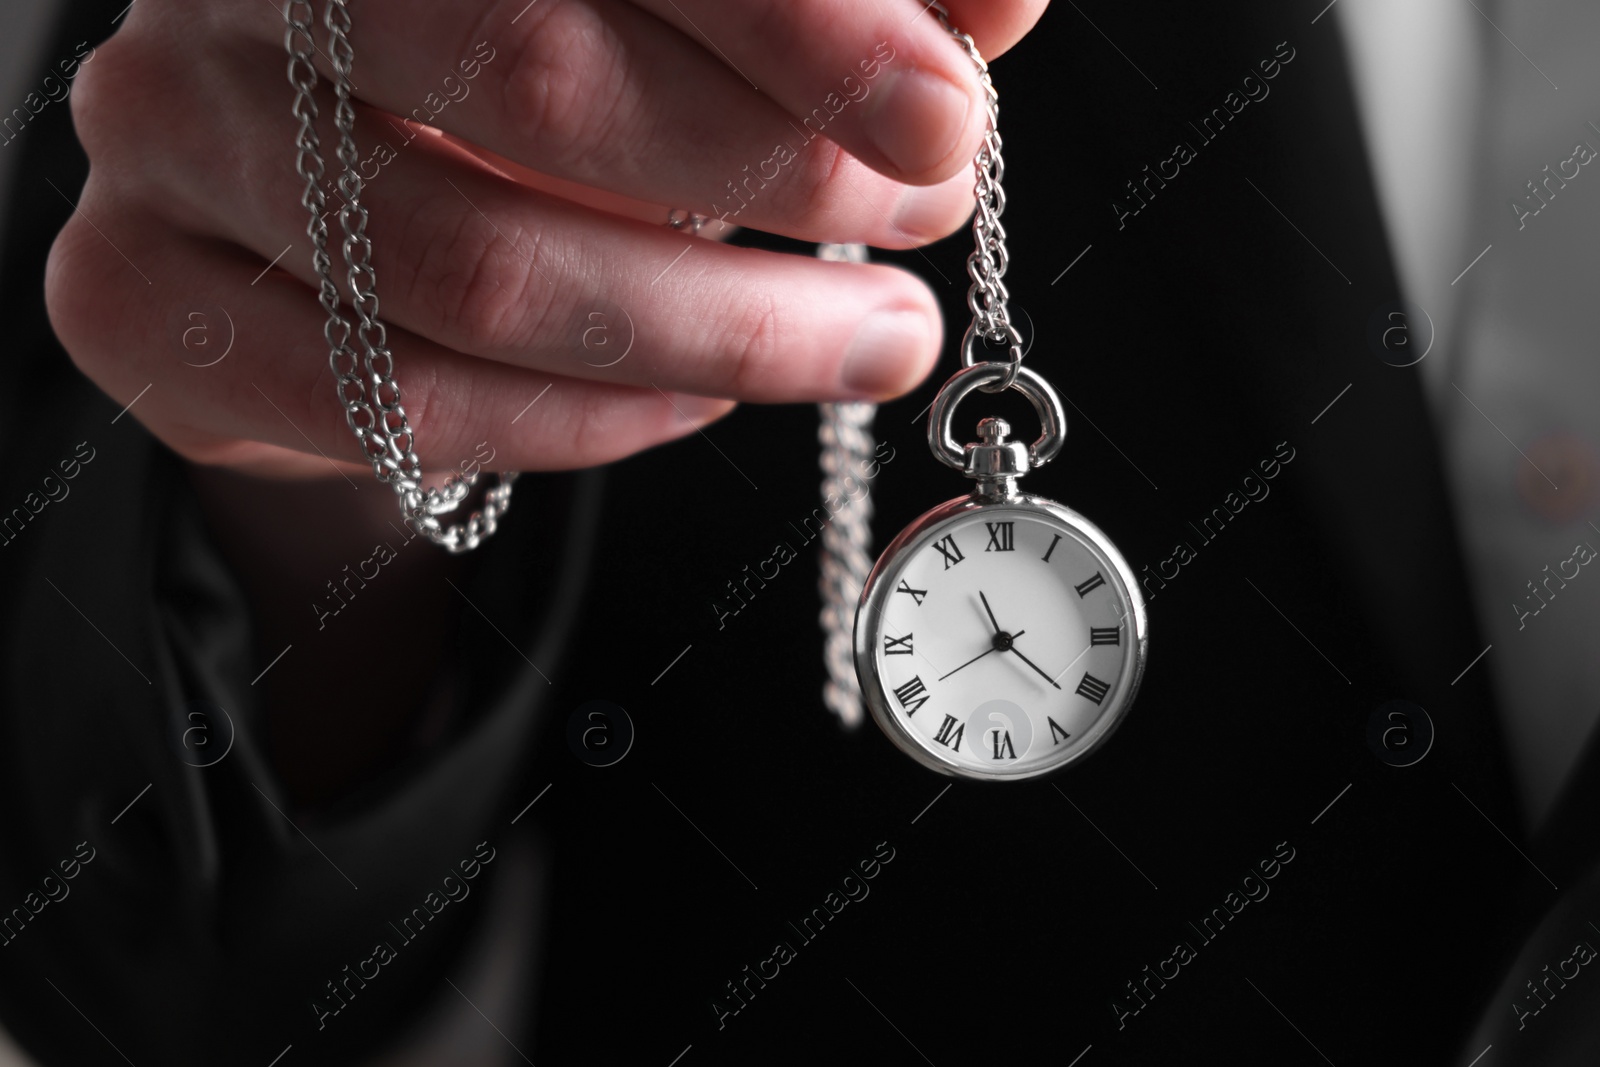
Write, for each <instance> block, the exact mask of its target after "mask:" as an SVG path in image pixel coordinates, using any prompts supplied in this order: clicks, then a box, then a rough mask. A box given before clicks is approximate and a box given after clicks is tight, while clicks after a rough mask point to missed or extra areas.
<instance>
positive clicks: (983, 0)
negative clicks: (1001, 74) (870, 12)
mask: <svg viewBox="0 0 1600 1067" xmlns="http://www.w3.org/2000/svg"><path fill="white" fill-rule="evenodd" d="M915 2H916V3H917V4H918V5H919V6H922V7H923V8H924V12H925V15H924V17H926V18H930V19H933V18H936V16H935V15H934V14H933V12H932V11H931V10H930V9H928V8H927V6H926V0H915ZM944 6H945V7H946V8H947V9H948V10H949V12H950V24H951V25H952V26H954V27H955V28H956V29H958V30H960V31H961V32H962V33H965V34H967V35H968V36H970V37H971V38H972V40H973V43H974V44H976V45H977V46H978V54H979V55H981V56H983V58H984V60H985V61H993V60H995V59H998V58H999V57H1000V56H1003V55H1005V54H1006V53H1007V52H1009V51H1011V49H1012V48H1013V47H1015V45H1016V43H1017V42H1018V41H1020V40H1022V38H1023V36H1024V35H1025V34H1027V33H1028V32H1029V31H1031V30H1032V29H1033V28H1034V27H1035V26H1036V25H1038V24H1039V19H1040V18H1042V17H1043V16H1044V12H1045V8H1046V7H1047V6H1049V0H1008V2H1006V3H999V4H997V3H994V2H993V0H945V5H944Z"/></svg>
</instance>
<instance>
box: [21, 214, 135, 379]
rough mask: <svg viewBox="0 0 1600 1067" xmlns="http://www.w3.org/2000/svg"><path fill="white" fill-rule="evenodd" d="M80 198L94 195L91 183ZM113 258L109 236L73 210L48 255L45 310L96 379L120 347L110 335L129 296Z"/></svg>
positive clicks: (59, 335) (75, 361)
mask: <svg viewBox="0 0 1600 1067" xmlns="http://www.w3.org/2000/svg"><path fill="white" fill-rule="evenodd" d="M79 199H80V201H92V200H93V199H94V197H93V195H92V194H91V190H90V187H89V186H85V188H84V192H83V193H82V194H81V195H80V197H79ZM91 210H97V209H94V208H93V207H92V206H91ZM112 258H114V257H112V256H107V255H106V247H105V241H104V238H103V237H102V236H101V235H100V234H99V233H97V232H96V231H95V229H94V227H93V226H92V225H91V224H90V223H88V222H87V221H85V219H84V216H83V215H82V214H80V213H78V212H74V213H73V214H72V215H71V217H69V218H68V220H67V222H66V224H65V225H64V226H63V227H62V228H61V232H60V233H58V234H56V238H55V241H54V242H53V243H52V244H51V246H50V252H49V255H48V256H47V258H46V260H45V271H44V298H45V312H46V314H47V315H48V316H49V319H50V326H51V329H52V330H53V331H54V332H55V335H56V339H57V340H59V341H60V342H61V347H62V348H64V349H65V350H66V352H67V355H68V356H69V357H71V359H72V362H73V364H74V365H75V366H77V368H78V369H79V370H81V371H83V373H84V374H86V375H88V376H89V377H90V378H92V379H94V380H96V381H102V379H103V378H104V373H103V372H104V371H105V370H106V369H107V364H108V361H109V360H111V358H112V357H113V355H114V353H115V352H116V346H115V345H113V344H108V343H106V341H107V338H109V337H112V336H115V331H116V329H117V324H118V323H119V322H120V321H122V320H123V318H124V315H125V308H126V305H127V298H128V288H129V286H128V281H127V279H126V278H125V277H123V275H122V272H121V271H119V270H117V267H118V266H122V264H121V260H120V259H119V260H118V263H117V264H112V263H111V259H112ZM124 269H126V268H125V267H124ZM140 295H141V296H142V295H143V294H140Z"/></svg>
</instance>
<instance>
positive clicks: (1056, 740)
mask: <svg viewBox="0 0 1600 1067" xmlns="http://www.w3.org/2000/svg"><path fill="white" fill-rule="evenodd" d="M1045 721H1046V722H1048V723H1049V724H1050V743H1051V744H1052V745H1059V744H1060V743H1061V742H1063V741H1065V740H1066V739H1067V738H1069V737H1071V736H1072V735H1071V734H1069V733H1067V732H1066V731H1065V730H1063V729H1062V728H1061V724H1060V723H1058V722H1056V721H1055V720H1054V719H1052V718H1050V717H1049V716H1048V715H1046V716H1045ZM1057 734H1060V735H1061V736H1060V737H1057V736H1056V735H1057Z"/></svg>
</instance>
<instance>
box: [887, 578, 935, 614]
mask: <svg viewBox="0 0 1600 1067" xmlns="http://www.w3.org/2000/svg"><path fill="white" fill-rule="evenodd" d="M895 592H896V593H910V594H911V599H912V600H915V601H916V602H917V607H919V608H920V607H922V598H923V597H925V596H927V595H928V591H927V590H926V589H913V588H911V585H910V583H908V582H907V581H906V580H905V579H904V578H902V579H900V585H899V586H898V587H897V588H896V589H895Z"/></svg>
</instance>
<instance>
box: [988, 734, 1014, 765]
mask: <svg viewBox="0 0 1600 1067" xmlns="http://www.w3.org/2000/svg"><path fill="white" fill-rule="evenodd" d="M991 736H992V737H993V738H994V758H995V759H1016V758H1017V750H1016V748H1015V747H1013V746H1012V744H1011V731H1010V730H1005V731H1001V730H996V731H994V733H993V734H992V735H991Z"/></svg>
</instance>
